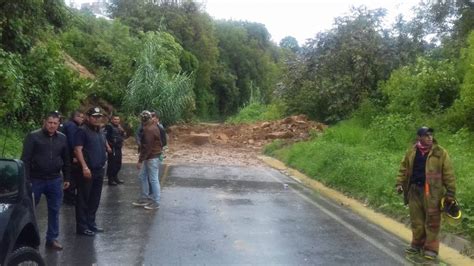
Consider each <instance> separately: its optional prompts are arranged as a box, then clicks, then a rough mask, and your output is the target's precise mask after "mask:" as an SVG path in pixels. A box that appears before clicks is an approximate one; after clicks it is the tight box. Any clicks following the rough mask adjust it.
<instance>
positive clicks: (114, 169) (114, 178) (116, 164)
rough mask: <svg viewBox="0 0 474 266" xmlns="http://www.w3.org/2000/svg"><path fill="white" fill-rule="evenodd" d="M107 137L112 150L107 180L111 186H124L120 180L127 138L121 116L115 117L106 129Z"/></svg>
mask: <svg viewBox="0 0 474 266" xmlns="http://www.w3.org/2000/svg"><path fill="white" fill-rule="evenodd" d="M105 132H106V134H105V137H106V139H107V142H108V143H109V146H110V148H111V150H110V152H109V154H108V161H107V178H108V183H109V185H111V186H115V185H117V184H123V181H122V180H120V179H119V178H118V173H119V171H120V168H122V146H123V140H124V138H125V130H123V128H122V127H121V126H120V116H118V115H113V116H112V117H111V119H110V124H108V125H107V126H106V127H105Z"/></svg>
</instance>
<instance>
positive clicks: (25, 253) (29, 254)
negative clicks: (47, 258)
mask: <svg viewBox="0 0 474 266" xmlns="http://www.w3.org/2000/svg"><path fill="white" fill-rule="evenodd" d="M6 265H7V266H16V265H39V266H44V265H45V264H44V261H43V258H42V257H41V255H40V253H39V251H38V250H36V249H34V248H32V247H19V248H17V249H15V251H13V253H12V254H11V255H10V256H8V258H7V263H6Z"/></svg>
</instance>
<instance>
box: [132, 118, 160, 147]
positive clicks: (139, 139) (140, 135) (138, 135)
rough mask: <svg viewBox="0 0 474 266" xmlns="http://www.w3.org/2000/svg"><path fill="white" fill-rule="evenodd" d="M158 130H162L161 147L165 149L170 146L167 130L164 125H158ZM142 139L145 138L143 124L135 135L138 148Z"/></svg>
mask: <svg viewBox="0 0 474 266" xmlns="http://www.w3.org/2000/svg"><path fill="white" fill-rule="evenodd" d="M158 129H159V130H160V140H161V147H162V148H163V147H164V146H166V145H168V141H167V137H166V130H165V128H164V127H163V125H162V124H158ZM142 138H143V124H140V126H139V127H138V129H137V134H136V135H135V140H136V142H137V145H138V146H140V144H141V140H142Z"/></svg>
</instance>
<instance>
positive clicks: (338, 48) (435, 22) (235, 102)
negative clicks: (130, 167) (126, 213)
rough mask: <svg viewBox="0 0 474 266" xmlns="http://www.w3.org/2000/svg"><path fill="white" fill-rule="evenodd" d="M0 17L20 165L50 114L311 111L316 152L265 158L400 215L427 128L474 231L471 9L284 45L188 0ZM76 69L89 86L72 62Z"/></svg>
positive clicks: (335, 30) (368, 19)
mask: <svg viewBox="0 0 474 266" xmlns="http://www.w3.org/2000/svg"><path fill="white" fill-rule="evenodd" d="M0 8H1V10H0V11H1V12H0V128H1V129H2V130H0V137H1V139H0V140H1V141H0V145H2V146H0V148H1V150H0V151H1V152H2V154H5V155H6V156H9V157H17V156H18V155H19V151H20V150H21V147H20V146H21V139H22V138H23V136H24V134H25V132H27V131H28V130H30V129H32V128H34V127H37V126H39V123H40V120H41V117H42V116H43V115H44V114H45V113H46V112H47V111H50V110H59V111H61V112H63V113H69V112H70V111H72V110H74V109H75V108H85V107H86V106H88V105H92V104H94V105H95V104H100V105H101V106H102V107H104V108H105V109H106V110H107V111H108V112H117V111H118V112H122V113H124V114H127V116H128V117H127V120H128V121H129V122H132V121H133V118H135V119H136V115H137V114H138V113H139V112H140V111H141V109H143V108H150V109H155V110H157V111H159V113H160V115H161V117H162V119H163V121H164V122H166V123H167V124H173V123H176V122H178V121H183V120H184V121H186V120H191V119H198V120H208V119H220V120H225V119H228V120H227V121H229V122H232V123H242V122H253V121H260V120H272V119H278V118H281V117H282V116H284V115H291V114H306V115H307V116H308V117H310V118H312V119H315V120H318V121H321V122H325V123H328V124H331V125H336V126H334V127H332V128H331V129H330V130H329V131H327V133H325V134H324V136H322V137H321V138H317V137H315V138H314V139H313V140H311V141H310V142H309V143H304V144H296V145H294V146H292V147H286V146H285V144H284V143H283V142H276V143H274V144H272V145H270V146H269V147H268V148H267V152H268V153H270V154H272V155H275V156H278V157H280V158H282V159H284V160H285V161H287V162H288V163H290V164H291V165H293V166H294V167H297V168H299V169H301V170H303V171H305V172H307V173H308V174H309V175H310V176H312V177H314V178H316V179H319V180H322V181H323V182H325V183H326V184H328V185H330V186H334V187H337V188H339V189H341V190H343V191H345V192H347V193H349V194H351V195H354V196H356V197H358V198H360V199H362V200H364V201H367V202H368V203H369V204H371V205H372V206H374V207H376V208H378V209H380V210H382V211H384V212H387V213H389V214H392V215H395V216H402V215H403V214H404V213H405V212H404V211H403V207H402V206H401V201H400V199H399V198H398V197H397V196H396V195H394V194H393V179H394V175H395V171H396V169H397V167H398V161H399V160H400V158H401V156H402V154H403V151H404V150H405V149H406V148H407V146H408V143H410V142H411V141H412V140H413V135H414V134H413V132H414V130H415V129H416V128H417V127H419V126H421V125H430V126H432V127H434V128H436V129H437V137H438V138H439V140H440V142H441V144H442V145H444V146H445V147H447V148H448V150H449V152H450V153H451V154H452V157H453V160H454V163H455V167H456V171H457V174H458V178H459V180H458V186H459V193H458V196H459V199H460V201H461V203H462V204H463V208H464V210H465V219H464V220H463V226H462V228H460V229H457V230H460V231H461V233H466V234H469V235H470V236H471V237H472V236H473V235H474V234H473V232H474V222H473V221H472V219H474V218H472V217H473V215H474V213H473V211H471V209H470V207H469V206H472V205H473V204H474V199H473V196H471V195H470V194H469V193H467V192H468V191H470V189H471V187H470V186H472V185H470V184H469V173H470V172H472V170H473V169H474V165H472V163H471V161H472V160H471V159H470V158H471V157H472V156H471V155H472V154H471V153H470V151H471V150H472V145H473V142H474V137H473V136H472V132H473V130H474V32H473V29H474V4H473V3H472V1H469V0H456V1H420V4H419V5H418V7H417V8H418V10H417V12H416V13H415V16H414V17H413V18H410V19H409V20H407V19H405V18H403V17H402V16H400V17H399V18H398V19H397V20H396V22H395V23H394V24H393V25H391V26H386V24H384V23H383V19H384V16H385V11H384V10H383V9H377V10H368V9H366V8H365V7H357V8H353V9H352V10H348V13H347V15H345V16H343V17H339V18H336V19H335V21H334V25H333V27H332V28H331V29H329V30H327V31H325V32H320V33H318V34H317V35H316V36H314V38H312V39H309V40H308V41H307V42H306V43H305V44H298V43H297V42H296V40H295V38H293V37H291V36H288V37H285V38H284V39H282V40H281V41H280V43H279V46H277V44H275V43H273V42H272V41H271V36H270V33H269V32H268V31H267V29H266V28H265V26H264V25H262V24H260V23H256V22H247V21H245V22H244V21H226V20H218V21H215V20H213V19H212V18H211V17H210V16H209V15H208V14H207V13H206V12H205V11H204V10H203V8H202V7H201V6H200V4H199V3H197V2H194V1H192V0H183V1H168V0H160V1H149V0H135V1H127V0H113V1H111V5H110V13H111V18H112V20H105V19H98V18H95V17H94V16H93V15H92V14H91V13H90V12H89V11H87V10H81V11H76V10H71V9H69V8H67V7H66V6H65V5H64V3H63V1H62V0H44V1H38V0H22V1H3V2H2V3H1V4H0ZM295 30H297V29H295ZM75 62H78V63H80V64H82V65H83V66H85V67H86V68H87V69H88V70H89V71H90V72H91V73H92V75H91V76H92V77H91V76H86V75H83V74H80V73H79V71H78V70H77V69H76V68H74V67H71V66H70V65H73V64H74V63H75ZM237 113H238V114H237ZM341 121H342V122H341ZM315 136H317V135H315ZM349 174H350V175H349Z"/></svg>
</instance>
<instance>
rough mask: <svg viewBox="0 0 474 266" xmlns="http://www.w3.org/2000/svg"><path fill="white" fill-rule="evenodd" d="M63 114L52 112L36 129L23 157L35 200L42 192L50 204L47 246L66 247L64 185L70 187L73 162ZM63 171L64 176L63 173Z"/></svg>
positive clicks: (65, 187)
mask: <svg viewBox="0 0 474 266" xmlns="http://www.w3.org/2000/svg"><path fill="white" fill-rule="evenodd" d="M59 120H60V117H59V114H58V113H57V112H51V113H49V114H48V115H47V116H46V118H45V120H44V124H43V127H42V128H41V129H38V130H35V131H32V132H30V133H29V134H28V136H26V138H25V141H24V143H23V153H22V156H21V159H22V160H23V162H24V164H25V172H26V176H27V178H28V179H29V180H30V181H31V185H32V191H33V195H34V199H35V204H38V203H39V201H40V198H41V194H44V195H45V196H46V203H47V205H48V231H47V232H46V243H45V244H46V247H47V248H50V249H54V250H62V249H63V247H62V246H61V244H59V242H58V241H57V238H58V236H59V209H60V207H61V202H62V197H63V189H67V188H68V187H69V175H70V168H71V162H70V157H69V149H68V144H67V139H66V136H65V135H64V134H63V133H61V132H59V131H58V127H59ZM61 172H62V176H61Z"/></svg>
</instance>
